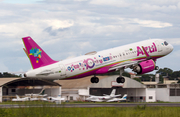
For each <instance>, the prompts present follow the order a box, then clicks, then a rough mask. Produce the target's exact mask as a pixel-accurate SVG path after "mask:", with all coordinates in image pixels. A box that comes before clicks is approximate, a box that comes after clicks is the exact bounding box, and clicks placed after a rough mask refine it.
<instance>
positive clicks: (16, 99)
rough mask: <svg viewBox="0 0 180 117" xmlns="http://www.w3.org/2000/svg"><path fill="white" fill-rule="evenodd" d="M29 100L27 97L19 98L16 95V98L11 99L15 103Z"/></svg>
mask: <svg viewBox="0 0 180 117" xmlns="http://www.w3.org/2000/svg"><path fill="white" fill-rule="evenodd" d="M29 100H30V98H29V97H24V98H20V97H19V96H18V95H16V98H13V99H12V101H13V102H16V101H29Z"/></svg>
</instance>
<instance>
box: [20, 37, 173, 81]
mask: <svg viewBox="0 0 180 117" xmlns="http://www.w3.org/2000/svg"><path fill="white" fill-rule="evenodd" d="M22 40H23V42H24V45H25V48H24V51H25V53H26V54H27V56H28V57H29V59H30V62H31V65H32V67H33V69H32V70H30V71H28V72H26V73H25V74H24V76H25V77H28V78H39V79H48V80H55V79H59V80H61V79H77V78H83V77H85V76H90V75H94V76H93V77H92V78H91V82H92V83H98V82H99V79H98V77H96V75H98V74H104V73H108V72H112V71H117V70H118V71H120V74H119V77H118V78H117V79H116V81H117V83H124V82H125V79H124V78H123V77H122V73H123V72H124V69H126V68H131V69H132V70H133V71H134V72H136V73H137V74H144V73H148V72H151V71H153V70H158V69H159V67H158V66H156V60H157V59H158V58H161V57H163V56H165V55H167V54H169V53H171V52H172V51H173V46H172V45H171V44H168V43H167V42H166V41H165V40H161V39H150V40H145V41H141V42H137V43H132V44H128V45H124V46H119V47H115V48H111V49H107V50H103V51H99V52H96V51H93V52H90V53H87V54H85V55H83V56H79V57H75V58H71V59H66V60H62V61H55V60H53V59H51V58H50V57H49V56H48V55H47V54H46V53H45V52H44V51H43V50H42V49H41V48H40V47H39V46H38V45H37V44H36V42H34V41H33V39H32V38H31V37H24V38H22Z"/></svg>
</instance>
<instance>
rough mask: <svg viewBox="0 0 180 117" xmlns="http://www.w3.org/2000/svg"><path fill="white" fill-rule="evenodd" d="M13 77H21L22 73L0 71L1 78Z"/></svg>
mask: <svg viewBox="0 0 180 117" xmlns="http://www.w3.org/2000/svg"><path fill="white" fill-rule="evenodd" d="M11 77H21V75H15V74H11V73H8V72H3V73H1V72H0V78H11Z"/></svg>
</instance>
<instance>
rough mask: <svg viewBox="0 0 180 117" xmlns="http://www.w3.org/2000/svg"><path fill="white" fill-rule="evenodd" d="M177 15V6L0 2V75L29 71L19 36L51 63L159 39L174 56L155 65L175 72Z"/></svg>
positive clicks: (111, 0) (179, 41) (179, 36)
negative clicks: (168, 45)
mask: <svg viewBox="0 0 180 117" xmlns="http://www.w3.org/2000/svg"><path fill="white" fill-rule="evenodd" d="M179 14H180V1H179V0H171V1H170V0H159V1H157V0H146V1H144V0H136V1H134V0H0V41H1V43H0V52H1V56H0V72H3V71H8V72H16V71H27V70H29V69H31V65H30V62H29V60H28V58H27V57H26V54H25V53H24V51H23V49H22V48H23V43H22V40H21V38H22V37H24V36H31V37H32V38H33V39H34V40H35V41H36V42H37V43H38V44H39V45H40V46H41V47H42V48H43V49H44V50H45V51H46V52H47V53H48V54H49V55H50V56H51V57H52V58H53V59H55V60H63V59H66V58H70V57H75V56H79V55H83V54H85V53H87V52H90V51H94V50H96V51H99V50H103V49H108V48H112V47H116V46H120V45H124V44H129V43H132V42H137V41H141V40H145V39H149V38H152V39H153V38H160V39H165V40H167V41H168V42H169V43H172V44H173V46H174V51H173V52H172V53H171V54H170V55H168V56H166V57H164V58H161V59H159V60H158V61H157V65H158V66H159V67H160V68H164V67H169V68H171V69H172V70H174V71H177V70H179V68H180V67H179V60H180V53H179V52H180V15H179Z"/></svg>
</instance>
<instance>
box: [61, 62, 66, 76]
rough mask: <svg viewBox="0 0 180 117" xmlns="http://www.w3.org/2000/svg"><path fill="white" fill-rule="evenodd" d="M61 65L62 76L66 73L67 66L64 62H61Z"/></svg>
mask: <svg viewBox="0 0 180 117" xmlns="http://www.w3.org/2000/svg"><path fill="white" fill-rule="evenodd" d="M59 67H60V72H61V76H64V75H66V69H65V66H64V65H63V64H60V65H59Z"/></svg>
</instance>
